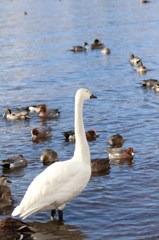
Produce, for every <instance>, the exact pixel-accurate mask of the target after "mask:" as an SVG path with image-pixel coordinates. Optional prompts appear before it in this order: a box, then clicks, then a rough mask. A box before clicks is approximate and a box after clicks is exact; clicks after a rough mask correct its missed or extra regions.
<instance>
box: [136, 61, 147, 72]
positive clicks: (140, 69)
mask: <svg viewBox="0 0 159 240" xmlns="http://www.w3.org/2000/svg"><path fill="white" fill-rule="evenodd" d="M137 64H138V67H137V68H136V71H137V72H138V73H140V74H143V73H146V72H147V68H146V67H145V66H143V64H142V62H141V61H138V62H137Z"/></svg>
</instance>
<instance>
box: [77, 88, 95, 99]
mask: <svg viewBox="0 0 159 240" xmlns="http://www.w3.org/2000/svg"><path fill="white" fill-rule="evenodd" d="M75 98H76V100H79V99H80V101H82V100H83V102H84V101H85V100H88V99H90V98H97V97H96V96H94V95H93V94H92V93H91V92H90V91H89V90H88V89H86V88H80V89H78V90H77V92H76V97H75Z"/></svg>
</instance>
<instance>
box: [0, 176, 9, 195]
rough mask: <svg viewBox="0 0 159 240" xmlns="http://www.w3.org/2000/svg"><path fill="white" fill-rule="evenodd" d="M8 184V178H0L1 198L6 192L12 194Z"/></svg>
mask: <svg viewBox="0 0 159 240" xmlns="http://www.w3.org/2000/svg"><path fill="white" fill-rule="evenodd" d="M7 182H10V181H9V180H8V178H7V177H3V176H1V177H0V197H1V196H2V194H3V193H4V192H9V193H10V194H11V190H10V187H9V186H8V185H7V184H6V183H7Z"/></svg>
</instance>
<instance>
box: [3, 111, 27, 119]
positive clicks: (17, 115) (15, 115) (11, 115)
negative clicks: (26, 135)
mask: <svg viewBox="0 0 159 240" xmlns="http://www.w3.org/2000/svg"><path fill="white" fill-rule="evenodd" d="M3 117H4V118H6V119H9V120H28V119H30V118H31V117H30V116H29V115H28V112H11V110H10V109H9V108H6V109H5V111H4V115H3Z"/></svg>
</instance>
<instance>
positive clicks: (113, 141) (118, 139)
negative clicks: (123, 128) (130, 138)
mask: <svg viewBox="0 0 159 240" xmlns="http://www.w3.org/2000/svg"><path fill="white" fill-rule="evenodd" d="M123 143H124V138H123V137H122V136H121V135H120V134H118V133H117V134H115V135H112V136H111V137H110V139H109V144H110V146H111V147H121V146H122V145H123Z"/></svg>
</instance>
